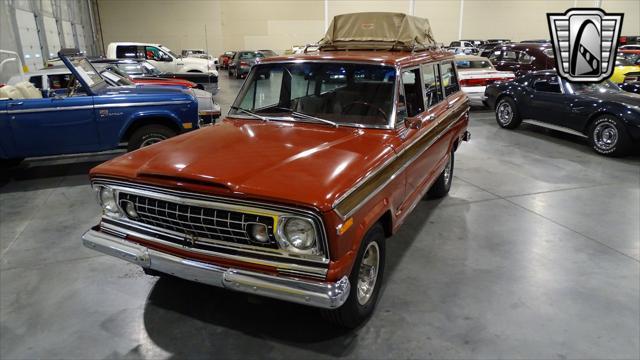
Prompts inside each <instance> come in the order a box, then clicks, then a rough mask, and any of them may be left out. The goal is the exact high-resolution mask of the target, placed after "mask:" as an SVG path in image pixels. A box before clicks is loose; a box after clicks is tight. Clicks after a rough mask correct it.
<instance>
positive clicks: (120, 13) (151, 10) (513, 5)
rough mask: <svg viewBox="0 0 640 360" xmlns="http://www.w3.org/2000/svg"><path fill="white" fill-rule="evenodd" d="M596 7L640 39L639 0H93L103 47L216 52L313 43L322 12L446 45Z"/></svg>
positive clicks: (527, 35) (536, 28) (518, 36)
mask: <svg viewBox="0 0 640 360" xmlns="http://www.w3.org/2000/svg"><path fill="white" fill-rule="evenodd" d="M600 3H601V4H602V7H603V8H604V9H605V10H606V11H609V12H624V13H625V19H624V24H623V29H622V34H623V35H640V1H638V0H386V1H383V0H326V2H325V0H277V1H276V0H195V1H194V0H182V1H178V0H160V1H147V0H128V1H120V0H98V5H99V11H100V20H101V25H102V29H103V36H104V42H105V44H108V43H109V42H111V41H144V42H160V43H163V44H165V45H167V46H168V47H170V48H171V49H173V50H177V51H179V50H181V49H183V48H190V47H195V48H203V47H206V46H207V47H208V48H209V50H210V51H211V52H212V53H214V54H218V53H220V52H222V51H223V50H227V49H229V50H233V49H258V48H261V49H265V48H270V49H274V50H276V51H283V50H284V49H287V48H290V47H291V46H292V45H299V44H306V43H315V42H317V41H318V40H319V39H320V38H321V37H322V35H323V33H324V26H325V16H324V13H325V6H326V7H327V9H326V10H327V14H328V21H327V23H328V22H330V19H331V18H332V17H333V16H334V15H337V14H344V13H349V12H363V11H393V12H404V13H410V12H411V11H412V10H413V11H414V14H415V15H416V16H421V17H426V18H428V19H429V21H430V23H431V26H432V28H433V33H434V35H435V37H436V40H437V41H438V42H443V43H445V44H447V43H449V42H451V41H453V40H457V39H458V38H459V31H460V30H462V37H464V38H479V39H486V38H505V37H506V38H510V39H512V40H516V41H519V40H524V39H537V38H545V39H548V38H549V32H548V28H547V20H546V13H548V12H563V11H564V10H566V9H568V8H570V7H574V6H580V7H594V6H597V5H598V4H600ZM461 6H462V9H463V11H462V13H463V16H462V27H460V8H461ZM204 24H206V25H207V29H208V42H207V44H206V46H205V37H204Z"/></svg>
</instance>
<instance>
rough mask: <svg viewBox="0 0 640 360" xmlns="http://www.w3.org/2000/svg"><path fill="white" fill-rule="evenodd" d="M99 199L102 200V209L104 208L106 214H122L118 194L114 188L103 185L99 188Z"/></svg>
mask: <svg viewBox="0 0 640 360" xmlns="http://www.w3.org/2000/svg"><path fill="white" fill-rule="evenodd" d="M98 199H99V200H100V205H102V210H104V212H105V213H106V214H111V215H120V209H119V208H118V204H117V202H116V196H115V193H114V191H113V189H112V188H109V187H106V186H101V187H100V188H99V189H98Z"/></svg>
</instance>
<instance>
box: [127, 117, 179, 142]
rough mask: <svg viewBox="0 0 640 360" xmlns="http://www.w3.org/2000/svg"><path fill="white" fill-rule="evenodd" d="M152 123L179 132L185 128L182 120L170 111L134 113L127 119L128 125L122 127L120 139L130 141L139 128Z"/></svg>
mask: <svg viewBox="0 0 640 360" xmlns="http://www.w3.org/2000/svg"><path fill="white" fill-rule="evenodd" d="M151 124H158V125H165V126H167V127H169V128H171V129H172V130H175V131H176V132H178V133H180V132H181V131H182V129H183V125H182V120H180V119H179V118H178V117H177V116H175V115H174V114H172V113H170V112H165V111H161V112H151V113H144V114H134V115H133V116H131V117H130V118H129V119H128V120H127V123H126V125H125V126H123V127H122V130H121V131H120V136H119V138H120V141H122V142H126V141H129V138H130V137H131V135H132V134H133V133H134V132H135V131H136V130H137V129H139V128H141V127H142V126H145V125H151Z"/></svg>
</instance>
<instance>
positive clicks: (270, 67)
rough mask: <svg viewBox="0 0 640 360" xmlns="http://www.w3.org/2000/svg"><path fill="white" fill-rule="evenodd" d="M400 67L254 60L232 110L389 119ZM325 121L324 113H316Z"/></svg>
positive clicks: (345, 120)
mask: <svg viewBox="0 0 640 360" xmlns="http://www.w3.org/2000/svg"><path fill="white" fill-rule="evenodd" d="M395 80H396V70H395V68H393V67H389V66H380V65H365V64H339V63H285V64H262V65H257V66H254V67H253V69H252V71H251V73H250V75H249V77H248V79H247V81H246V82H245V84H244V85H243V87H242V89H241V90H240V94H239V95H238V98H237V99H236V101H235V103H234V107H232V110H231V111H230V114H231V115H238V116H242V117H247V113H246V111H247V110H248V111H251V112H253V113H255V114H258V115H260V116H261V117H264V118H267V119H272V118H273V119H275V120H279V119H282V120H292V118H293V115H295V114H292V112H295V113H297V114H298V115H307V118H306V119H304V118H302V116H298V117H297V118H295V120H299V121H311V122H313V119H309V118H308V116H311V117H315V118H319V119H322V120H329V121H331V122H334V123H336V124H338V125H340V124H346V125H351V126H364V127H380V126H386V125H388V124H389V121H390V118H389V116H390V115H391V113H392V109H393V99H394V89H395ZM315 121H316V122H319V121H318V119H315Z"/></svg>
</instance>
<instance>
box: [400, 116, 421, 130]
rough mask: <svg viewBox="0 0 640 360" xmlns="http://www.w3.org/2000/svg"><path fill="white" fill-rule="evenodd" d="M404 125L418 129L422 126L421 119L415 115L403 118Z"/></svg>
mask: <svg viewBox="0 0 640 360" xmlns="http://www.w3.org/2000/svg"><path fill="white" fill-rule="evenodd" d="M404 126H406V127H407V129H416V130H417V129H420V128H421V127H422V120H420V119H418V118H417V117H406V118H404Z"/></svg>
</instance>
